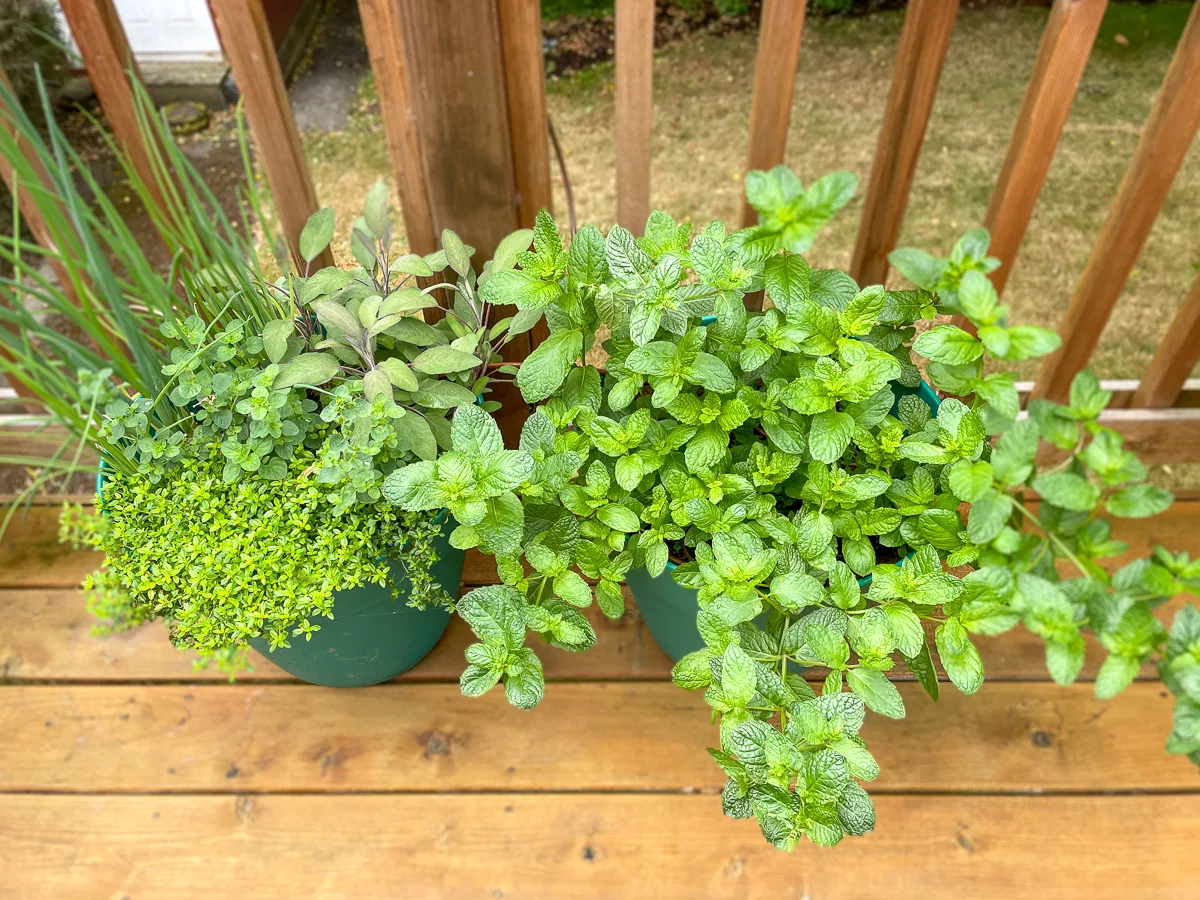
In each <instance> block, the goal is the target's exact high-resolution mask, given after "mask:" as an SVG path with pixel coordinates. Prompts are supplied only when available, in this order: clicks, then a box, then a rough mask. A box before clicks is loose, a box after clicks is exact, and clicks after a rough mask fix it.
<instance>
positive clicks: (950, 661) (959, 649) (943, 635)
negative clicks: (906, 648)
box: [934, 618, 983, 694]
mask: <svg viewBox="0 0 1200 900" xmlns="http://www.w3.org/2000/svg"><path fill="white" fill-rule="evenodd" d="M934 640H935V642H936V643H937V651H938V656H939V657H940V658H941V660H942V666H943V668H945V670H946V674H947V675H949V676H950V680H951V681H952V682H953V683H954V686H955V687H957V688H958V689H959V690H960V691H962V692H963V693H964V694H973V693H975V692H976V691H977V690H979V688H980V686H981V685H982V684H983V660H981V659H980V658H979V651H978V650H976V649H975V645H974V644H972V643H971V639H970V637H968V635H967V631H966V629H965V628H963V627H962V623H960V622H959V621H958V619H956V618H949V619H947V620H946V621H945V622H943V623H942V624H941V625H939V626H938V627H937V631H936V632H935V633H934Z"/></svg>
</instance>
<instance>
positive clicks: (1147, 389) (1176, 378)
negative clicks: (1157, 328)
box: [1130, 275, 1200, 407]
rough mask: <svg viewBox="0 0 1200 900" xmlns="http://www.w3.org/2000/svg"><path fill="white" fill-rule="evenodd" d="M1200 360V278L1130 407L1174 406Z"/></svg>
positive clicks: (1185, 301)
mask: <svg viewBox="0 0 1200 900" xmlns="http://www.w3.org/2000/svg"><path fill="white" fill-rule="evenodd" d="M1198 359H1200V275H1198V276H1196V279H1195V280H1194V281H1193V282H1192V289H1191V290H1190V291H1188V295H1187V298H1186V299H1185V300H1184V301H1183V306H1181V307H1180V308H1179V312H1177V313H1176V314H1175V318H1174V319H1172V320H1171V324H1170V325H1168V326H1167V333H1166V334H1165V335H1164V336H1163V341H1162V343H1161V344H1159V345H1158V350H1157V351H1156V352H1155V354H1154V359H1152V360H1150V365H1148V366H1146V372H1145V374H1144V375H1143V376H1142V380H1141V382H1140V383H1139V384H1138V387H1137V390H1136V391H1135V392H1134V394H1133V400H1132V401H1131V402H1130V406H1149V407H1160V406H1173V405H1174V404H1175V401H1176V400H1177V399H1178V398H1179V392H1180V391H1181V390H1182V389H1183V383H1184V382H1185V381H1187V377H1188V375H1190V374H1191V372H1192V369H1193V368H1195V366H1196V361H1197V360H1198Z"/></svg>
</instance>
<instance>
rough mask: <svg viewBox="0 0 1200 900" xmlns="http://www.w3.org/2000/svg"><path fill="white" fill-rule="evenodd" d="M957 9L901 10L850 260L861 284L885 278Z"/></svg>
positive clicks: (941, 0) (944, 3) (948, 5)
mask: <svg viewBox="0 0 1200 900" xmlns="http://www.w3.org/2000/svg"><path fill="white" fill-rule="evenodd" d="M957 12H958V0H912V2H910V3H909V4H908V11H907V12H906V13H905V15H904V29H903V31H902V32H901V34H900V48H899V50H898V51H897V53H896V67H895V69H894V71H893V74H892V86H891V88H890V89H889V91H888V101H887V108H886V110H885V111H884V114H883V125H882V127H881V128H880V130H879V143H878V145H877V147H876V149H875V159H874V160H873V162H872V163H871V179H870V181H869V182H868V184H867V193H866V198H865V200H864V202H863V215H862V223H861V224H860V225H859V228H858V238H857V240H856V241H855V245H854V256H853V258H852V261H851V263H850V274H851V276H853V278H854V280H855V281H857V282H858V283H859V284H861V285H867V284H882V283H883V282H884V280H885V279H886V278H887V270H888V262H887V255H888V253H890V252H891V251H892V249H893V248H894V247H895V246H896V238H897V237H898V236H899V234H900V223H901V222H902V221H903V220H904V209H905V207H906V206H907V205H908V193H909V190H910V188H911V187H912V179H913V173H914V172H915V171H916V168H917V159H918V158H919V157H920V155H921V144H922V142H923V141H924V139H925V126H926V124H927V123H928V122H929V113H930V111H931V110H932V109H933V100H934V97H935V96H936V94H937V86H938V78H939V77H940V76H941V73H942V64H943V63H944V62H945V60H946V49H947V48H948V47H949V46H950V33H951V31H952V30H953V29H954V17H955V15H956V13H957Z"/></svg>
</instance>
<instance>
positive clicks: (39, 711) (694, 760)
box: [0, 682, 1200, 805]
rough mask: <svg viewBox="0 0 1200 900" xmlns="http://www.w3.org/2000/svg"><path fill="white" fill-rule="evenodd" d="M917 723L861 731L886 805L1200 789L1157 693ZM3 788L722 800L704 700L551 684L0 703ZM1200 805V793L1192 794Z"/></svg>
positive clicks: (991, 690) (874, 720) (117, 690)
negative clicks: (1166, 747) (540, 690)
mask: <svg viewBox="0 0 1200 900" xmlns="http://www.w3.org/2000/svg"><path fill="white" fill-rule="evenodd" d="M900 692H901V694H902V696H903V697H904V700H905V704H906V706H907V708H908V715H907V717H906V718H905V719H904V720H903V721H891V720H888V719H885V718H883V717H882V716H875V715H871V716H868V717H867V723H866V724H865V725H864V727H863V731H862V735H863V738H864V739H865V740H866V741H867V745H868V746H869V747H870V748H871V750H872V751H873V752H874V754H875V756H876V758H877V759H878V760H879V764H880V767H881V769H882V774H881V775H880V777H879V778H878V779H877V780H876V782H875V783H874V787H876V788H877V789H879V790H885V791H907V792H921V791H961V792H966V793H978V792H1016V791H1020V792H1026V791H1038V792H1042V791H1135V790H1136V791H1144V790H1156V791H1163V790H1173V791H1200V772H1197V769H1196V767H1195V766H1193V765H1192V764H1191V763H1190V762H1188V761H1187V760H1186V759H1185V758H1183V757H1180V756H1170V755H1168V754H1166V753H1164V752H1163V741H1164V740H1165V735H1166V734H1167V733H1168V732H1169V731H1170V729H1171V708H1172V699H1173V698H1172V697H1171V696H1170V695H1169V694H1168V693H1167V692H1166V690H1165V689H1163V687H1162V686H1161V685H1159V684H1151V683H1139V684H1135V685H1132V686H1131V687H1130V688H1129V689H1128V690H1127V691H1126V692H1125V693H1124V694H1122V695H1121V696H1120V697H1118V698H1116V699H1113V700H1107V701H1097V700H1094V699H1092V691H1091V685H1087V684H1079V685H1073V686H1071V687H1070V688H1062V687H1059V686H1058V685H1055V684H1047V683H1040V684H1020V683H995V684H985V685H984V687H983V688H982V689H981V690H980V691H979V693H978V694H976V695H975V696H971V697H964V696H963V695H961V694H959V693H958V692H957V691H955V690H953V689H952V688H949V687H947V689H946V690H945V691H944V692H943V694H942V696H941V698H940V700H939V701H938V702H937V703H935V702H933V701H932V700H930V699H929V698H928V697H927V696H926V695H925V694H924V692H923V691H922V690H921V687H920V686H919V685H917V684H914V683H911V682H909V683H906V684H903V685H901V686H900ZM0 734H4V735H5V736H6V738H5V740H4V741H3V742H0V791H70V792H114V791H116V792H135V793H159V792H165V793H179V792H196V791H199V792H240V791H289V792H292V791H341V792H346V791H366V790H370V791H504V790H522V791H539V792H542V791H614V790H637V791H682V790H689V791H693V790H699V791H705V792H708V793H714V794H715V793H719V792H720V790H721V787H722V785H723V784H724V783H725V776H724V774H723V773H722V772H721V770H720V769H719V768H717V766H716V765H714V764H713V762H712V759H711V758H710V757H709V755H708V753H707V752H706V751H705V748H706V747H709V746H713V745H714V744H715V743H716V740H717V733H716V729H715V727H714V726H713V725H712V724H711V722H710V720H709V709H708V706H707V705H706V704H705V702H704V698H703V694H702V692H686V691H683V690H681V689H679V688H677V687H676V686H675V685H673V684H667V683H663V682H658V683H633V684H610V683H604V682H601V683H595V684H572V683H567V684H556V685H551V686H550V689H549V690H547V692H546V697H545V699H544V700H543V701H542V702H541V703H540V704H539V705H538V707H537V710H536V711H535V712H533V713H529V712H526V711H523V710H518V709H515V708H513V707H511V706H509V704H508V702H507V701H506V700H505V699H504V696H503V692H502V691H492V692H491V693H489V694H488V695H487V696H486V697H483V698H475V699H472V698H466V697H463V696H462V695H461V694H460V692H459V690H458V686H457V685H450V684H443V685H428V684H415V685H414V684H389V685H381V686H377V687H371V688H362V689H359V690H355V691H346V692H344V693H338V692H335V691H332V690H330V689H328V688H318V687H310V686H307V685H256V686H250V685H208V686H205V687H195V686H190V685H182V686H176V685H164V686H156V687H149V686H140V685H114V686H89V685H44V686H42V685H34V686H22V687H9V688H6V689H5V691H4V703H3V704H2V705H0ZM1197 804H1198V805H1200V796H1198V797H1197Z"/></svg>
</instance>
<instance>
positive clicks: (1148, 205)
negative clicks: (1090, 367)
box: [1033, 3, 1200, 401]
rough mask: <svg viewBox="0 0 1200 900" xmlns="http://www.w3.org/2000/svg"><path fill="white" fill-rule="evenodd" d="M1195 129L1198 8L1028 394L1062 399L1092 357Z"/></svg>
mask: <svg viewBox="0 0 1200 900" xmlns="http://www.w3.org/2000/svg"><path fill="white" fill-rule="evenodd" d="M1198 127H1200V3H1197V4H1196V5H1195V6H1193V7H1192V12H1191V15H1190V16H1189V17H1188V24H1187V27H1186V28H1185V29H1184V31H1183V36H1182V37H1180V39H1179V45H1178V46H1177V47H1176V48H1175V55H1174V56H1173V57H1172V58H1171V65H1170V66H1169V67H1168V68H1167V74H1166V77H1165V78H1164V79H1163V85H1162V89H1161V90H1160V91H1159V92H1158V97H1157V98H1156V99H1155V101H1154V108H1153V109H1152V110H1151V111H1150V116H1149V118H1148V119H1147V120H1146V125H1145V127H1144V128H1143V129H1142V137H1141V139H1140V140H1139V141H1138V145H1137V149H1136V150H1134V152H1133V159H1132V160H1130V162H1129V168H1128V169H1127V170H1126V171H1125V177H1124V178H1122V179H1121V186H1120V187H1119V188H1118V189H1117V196H1116V197H1115V198H1114V199H1113V202H1112V205H1111V206H1110V207H1109V210H1108V217H1107V218H1106V219H1105V221H1104V227H1103V228H1101V230H1100V236H1099V237H1098V238H1097V239H1096V243H1095V245H1094V246H1093V247H1092V252H1091V255H1090V256H1089V257H1088V261H1087V265H1086V266H1085V267H1084V270H1083V275H1082V276H1080V279H1079V284H1078V285H1076V287H1075V293H1074V294H1072V295H1071V303H1070V306H1068V307H1067V311H1066V314H1065V315H1064V316H1063V319H1062V323H1061V325H1060V326H1059V333H1060V334H1062V338H1063V345H1062V347H1061V348H1059V350H1058V352H1056V353H1054V354H1053V355H1052V356H1048V357H1047V358H1046V359H1045V361H1044V362H1043V363H1042V369H1041V372H1040V373H1039V375H1038V379H1037V382H1036V383H1035V384H1034V386H1033V396H1035V397H1047V398H1049V399H1051V400H1056V401H1061V400H1063V399H1065V398H1066V396H1067V392H1068V391H1069V389H1070V385H1071V380H1072V379H1073V378H1074V377H1075V375H1076V373H1078V372H1079V371H1080V370H1081V369H1082V368H1083V367H1084V366H1086V365H1087V362H1088V360H1089V359H1091V357H1092V353H1093V352H1095V349H1096V345H1097V344H1098V343H1099V342H1100V335H1101V334H1102V333H1103V332H1104V326H1105V325H1107V324H1108V320H1109V317H1110V316H1111V315H1112V311H1113V307H1114V306H1116V303H1117V298H1118V297H1120V295H1121V291H1122V290H1123V289H1124V287H1125V282H1126V281H1127V280H1128V279H1129V273H1130V271H1131V270H1132V269H1133V265H1134V263H1135V262H1137V258H1138V256H1139V255H1140V254H1141V252H1142V247H1143V245H1144V244H1145V243H1146V238H1147V237H1149V235H1150V229H1151V228H1152V227H1153V226H1154V220H1155V219H1156V218H1157V217H1158V211H1159V210H1160V209H1162V205H1163V201H1165V200H1166V198H1167V191H1169V190H1170V189H1171V182H1172V181H1174V180H1175V173H1176V172H1178V171H1179V166H1180V165H1181V164H1182V163H1183V158H1184V157H1185V156H1186V155H1187V152H1188V148H1189V147H1190V146H1191V143H1192V138H1193V137H1194V136H1195V134H1196V129H1197V128H1198Z"/></svg>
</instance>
